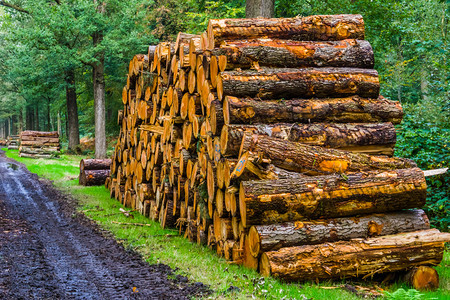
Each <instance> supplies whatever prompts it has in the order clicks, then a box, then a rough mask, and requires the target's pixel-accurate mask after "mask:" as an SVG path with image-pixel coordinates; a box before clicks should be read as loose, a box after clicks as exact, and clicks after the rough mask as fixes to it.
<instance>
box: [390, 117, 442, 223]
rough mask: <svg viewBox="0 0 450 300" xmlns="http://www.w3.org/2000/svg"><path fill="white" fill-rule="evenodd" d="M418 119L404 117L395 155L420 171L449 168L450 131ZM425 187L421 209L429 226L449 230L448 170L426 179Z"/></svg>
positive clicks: (398, 133)
mask: <svg viewBox="0 0 450 300" xmlns="http://www.w3.org/2000/svg"><path fill="white" fill-rule="evenodd" d="M418 119H419V118H416V117H415V116H414V114H407V116H405V118H404V120H403V123H402V124H401V125H400V126H398V128H397V130H398V131H397V145H396V152H395V155H396V156H400V157H407V158H410V159H412V160H414V161H415V162H416V163H417V165H418V167H419V168H421V169H422V170H429V169H437V168H445V167H450V129H449V128H443V127H439V126H438V125H437V124H433V123H426V122H425V121H417V120H418ZM419 120H420V119H419ZM427 185H428V190H427V191H428V194H427V203H426V206H425V207H424V209H425V211H426V213H427V215H428V217H429V218H430V222H431V225H432V226H433V227H436V228H438V229H440V230H442V231H450V201H449V200H450V171H449V172H447V173H446V174H442V175H438V176H431V177H427Z"/></svg>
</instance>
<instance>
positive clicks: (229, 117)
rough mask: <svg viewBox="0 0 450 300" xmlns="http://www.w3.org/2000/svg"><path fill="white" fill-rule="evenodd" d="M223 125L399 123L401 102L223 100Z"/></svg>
mask: <svg viewBox="0 0 450 300" xmlns="http://www.w3.org/2000/svg"><path fill="white" fill-rule="evenodd" d="M222 111H223V115H224V116H223V119H224V122H225V124H255V123H266V124H267V123H296V122H298V123H311V122H333V123H377V122H392V123H393V124H399V123H400V122H401V121H402V118H403V109H402V107H401V105H400V102H397V101H391V100H387V99H386V98H384V97H382V96H380V97H378V98H377V99H367V98H361V97H358V96H352V97H347V98H325V99H291V100H266V101H262V100H259V99H251V98H237V97H232V96H227V97H225V100H224V104H223V110H222V109H216V112H217V113H222Z"/></svg>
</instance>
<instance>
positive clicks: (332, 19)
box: [207, 15, 364, 49]
mask: <svg viewBox="0 0 450 300" xmlns="http://www.w3.org/2000/svg"><path fill="white" fill-rule="evenodd" d="M207 35H208V48H210V49H213V48H215V47H218V46H219V44H220V42H221V41H224V40H236V39H240V40H242V39H253V38H259V37H265V38H279V39H291V40H298V41H332V40H343V39H360V40H364V21H363V18H362V16H361V15H322V16H308V17H303V18H299V17H297V18H283V19H221V20H217V19H216V20H214V19H212V20H209V23H208V29H207Z"/></svg>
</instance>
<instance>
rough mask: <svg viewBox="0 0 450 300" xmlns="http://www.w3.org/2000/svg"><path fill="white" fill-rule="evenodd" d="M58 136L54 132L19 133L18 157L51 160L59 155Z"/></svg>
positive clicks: (28, 131)
mask: <svg viewBox="0 0 450 300" xmlns="http://www.w3.org/2000/svg"><path fill="white" fill-rule="evenodd" d="M59 151H60V144H59V134H58V132H56V131H52V132H45V131H30V130H27V131H22V132H21V133H20V147H19V156H20V157H31V158H52V157H56V156H58V155H59Z"/></svg>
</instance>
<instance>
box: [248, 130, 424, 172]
mask: <svg viewBox="0 0 450 300" xmlns="http://www.w3.org/2000/svg"><path fill="white" fill-rule="evenodd" d="M247 151H250V152H254V153H261V154H263V155H264V156H265V157H267V158H269V159H271V161H272V163H273V164H274V165H275V166H277V167H280V168H283V169H286V170H289V171H294V172H305V173H310V174H312V175H314V174H317V173H335V172H339V173H346V172H361V171H370V170H391V169H405V168H411V167H415V166H416V164H415V163H414V162H413V161H412V160H409V159H405V158H398V157H387V156H370V155H367V154H362V153H352V152H349V151H344V150H337V149H327V148H323V147H319V146H310V145H306V144H302V143H296V142H291V141H286V140H282V139H277V138H273V137H268V136H263V135H255V134H252V133H251V132H246V133H245V134H244V137H243V138H242V144H241V150H240V155H243V153H245V152H247Z"/></svg>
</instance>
